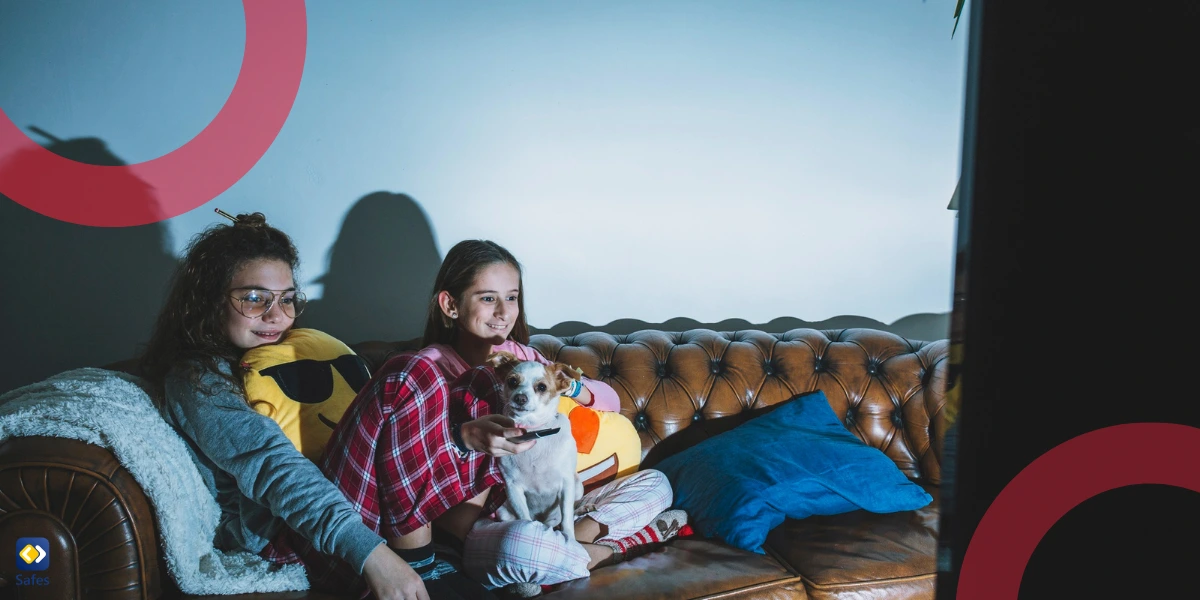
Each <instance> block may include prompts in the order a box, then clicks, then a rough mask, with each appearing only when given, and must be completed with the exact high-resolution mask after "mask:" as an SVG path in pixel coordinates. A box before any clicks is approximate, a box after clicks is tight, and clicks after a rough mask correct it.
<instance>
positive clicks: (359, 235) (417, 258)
mask: <svg viewBox="0 0 1200 600" xmlns="http://www.w3.org/2000/svg"><path fill="white" fill-rule="evenodd" d="M441 263H442V259H441V256H440V255H439V254H438V250H437V243H436V242H435V240H434V237H433V228H432V226H431V225H430V223H429V218H428V217H427V216H426V215H425V211H424V210H422V209H421V206H420V205H419V204H417V202H416V201H415V200H413V199H412V198H411V197H409V196H407V195H405V194H393V193H389V192H375V193H372V194H368V195H366V196H364V197H362V198H361V199H359V201H358V202H356V203H355V204H354V207H353V208H351V209H350V212H349V213H347V214H346V218H345V220H344V221H343V222H342V231H341V233H339V234H338V239H337V241H336V242H334V244H333V248H331V249H330V251H329V271H328V272H327V273H326V274H325V275H323V276H322V277H321V278H320V279H318V280H317V281H318V282H319V283H321V284H322V285H323V286H324V291H323V292H322V294H321V298H319V299H316V300H313V301H311V302H309V304H308V308H306V309H305V310H304V314H302V315H301V316H300V319H299V320H298V321H297V323H296V325H297V326H298V327H311V328H313V329H319V330H321V331H324V332H325V333H328V334H329V335H332V336H334V337H336V338H338V339H340V340H346V341H347V342H348V343H354V342H361V341H367V340H386V341H394V340H408V339H412V338H418V337H420V336H421V334H422V333H423V331H424V327H425V310H426V306H427V304H428V302H429V294H430V291H431V290H432V289H433V280H434V278H436V277H437V271H438V267H439V266H441Z"/></svg>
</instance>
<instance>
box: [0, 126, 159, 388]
mask: <svg viewBox="0 0 1200 600" xmlns="http://www.w3.org/2000/svg"><path fill="white" fill-rule="evenodd" d="M33 130H34V131H35V132H37V133H39V134H41V135H43V136H45V137H47V138H48V139H49V140H50V144H49V145H48V146H46V148H47V149H48V150H50V151H52V152H54V153H55V154H58V155H59V156H62V157H65V158H69V159H71V160H75V161H78V162H81V163H88V164H93V165H108V166H117V165H124V164H125V162H124V161H122V160H121V159H120V158H118V157H117V156H116V155H114V154H113V153H112V152H111V151H110V150H109V149H108V147H107V145H106V144H105V143H104V142H103V141H102V140H100V139H97V138H74V139H69V140H60V139H57V138H55V137H53V136H51V135H49V134H45V133H44V132H41V131H40V130H37V129H33ZM28 159H29V155H28V154H24V153H16V154H13V155H10V156H6V157H4V158H3V162H2V163H0V178H3V177H5V176H7V175H8V174H9V173H14V172H21V171H24V170H25V169H26V168H27V167H26V162H27V161H28ZM121 188H122V189H121V190H120V192H121V197H122V198H125V199H127V201H129V202H144V203H147V204H149V205H153V207H154V208H155V209H156V210H157V209H158V206H159V204H158V200H157V199H156V198H155V197H154V193H153V190H152V189H151V188H150V187H149V186H148V185H147V184H146V183H145V182H144V181H142V180H140V179H138V178H137V177H134V176H133V175H129V177H128V179H127V180H125V181H123V182H122V183H121ZM73 201H75V202H79V203H84V202H95V201H97V200H96V199H92V198H77V199H73ZM168 236H169V233H168V231H167V228H166V226H165V225H164V224H163V223H161V222H160V223H154V224H151V225H141V226H137V227H111V228H110V227H90V226H86V225H75V224H72V223H65V222H62V221H58V220H56V219H51V218H50V217H45V216H42V215H40V214H38V213H35V212H33V211H31V210H29V209H27V208H25V207H24V206H21V205H19V204H17V203H16V202H14V201H13V200H11V199H9V198H7V197H4V196H0V257H2V258H0V288H2V289H3V290H4V293H3V294H0V320H2V321H0V322H2V323H3V326H2V327H0V330H2V331H3V332H4V334H3V335H4V359H3V365H2V366H0V392H3V391H7V390H10V389H13V388H16V387H19V386H22V385H26V384H29V383H33V382H36V381H40V380H42V379H45V378H46V377H49V376H50V375H54V374H56V373H59V372H61V371H65V370H68V369H74V368H78V367H85V366H92V367H95V366H101V365H105V364H109V363H112V362H115V361H118V360H124V359H127V358H131V357H133V356H134V355H135V354H137V353H138V352H140V351H141V345H142V344H144V343H145V342H146V341H147V340H149V338H150V330H151V327H152V326H153V323H154V319H155V317H156V316H157V314H158V309H159V307H160V306H161V304H162V299H163V295H164V294H165V293H166V287H167V282H168V280H169V279H170V277H171V272H172V270H173V269H174V267H175V256H174V254H173V253H172V252H171V249H170V244H169V241H170V240H169V237H168Z"/></svg>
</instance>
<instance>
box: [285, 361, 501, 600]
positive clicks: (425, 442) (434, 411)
mask: <svg viewBox="0 0 1200 600" xmlns="http://www.w3.org/2000/svg"><path fill="white" fill-rule="evenodd" d="M501 390H502V384H501V382H500V381H498V380H497V379H496V377H495V372H494V371H492V369H490V368H488V367H477V368H474V369H471V370H469V371H467V372H465V373H463V374H462V376H460V377H459V378H458V379H456V380H455V381H454V383H453V384H452V385H447V382H446V380H445V379H444V378H443V377H442V374H441V372H440V371H439V370H438V368H437V366H436V365H435V364H434V362H433V361H432V360H430V359H428V358H426V357H424V356H422V355H421V354H420V353H415V354H414V353H404V354H400V355H397V356H395V357H394V358H392V359H391V360H389V361H388V362H387V363H386V364H385V365H384V366H383V367H382V368H381V369H380V370H379V371H378V372H377V373H376V374H375V376H374V377H372V378H371V381H370V382H368V383H367V385H366V386H364V387H363V389H362V391H361V392H360V393H359V394H358V397H356V398H355V399H354V401H353V403H351V405H350V406H349V407H348V408H347V409H346V413H345V414H344V415H343V416H342V418H341V420H340V421H339V422H338V425H337V427H336V428H335V429H334V431H333V434H332V435H331V436H330V438H329V442H328V444H327V445H326V447H325V458H324V459H323V461H322V464H321V469H322V470H323V471H324V472H325V475H326V477H328V478H329V479H330V480H331V481H333V482H334V483H336V484H337V485H338V487H339V488H340V489H341V490H342V493H343V494H345V496H346V498H347V499H348V500H349V501H350V502H351V503H352V504H353V505H354V507H355V508H356V509H357V510H358V512H359V514H361V515H362V517H363V523H365V524H366V525H367V526H368V527H370V528H371V529H372V530H374V531H375V532H376V533H378V534H380V535H381V536H382V537H384V538H385V539H386V538H390V537H398V536H401V535H404V534H407V533H409V532H412V531H414V530H416V529H417V528H419V527H421V526H422V525H425V524H426V523H430V522H432V521H433V520H434V519H436V518H437V517H439V516H441V514H442V513H444V512H446V510H447V509H449V508H450V507H451V506H455V505H457V504H459V503H461V502H463V501H464V500H467V499H470V498H473V497H475V496H478V495H479V494H481V493H482V492H484V491H485V490H487V489H489V488H492V487H493V486H498V487H497V488H496V489H495V490H493V492H492V493H491V494H489V496H488V503H487V505H486V506H485V507H484V514H490V513H491V512H493V511H494V510H495V509H496V508H497V507H498V506H499V505H500V504H501V503H503V501H504V494H503V486H502V484H503V479H502V477H501V475H500V469H499V465H498V463H497V461H496V460H495V459H494V458H492V457H491V456H488V455H487V454H484V453H482V452H468V453H466V454H465V455H464V454H462V453H460V452H459V451H458V449H457V447H456V446H455V445H454V441H453V438H452V436H451V433H450V428H451V427H452V426H453V425H454V424H455V423H462V422H465V421H469V420H472V419H477V418H479V417H481V416H484V415H486V414H490V413H491V412H492V409H493V407H498V406H499V401H500V398H501ZM261 554H262V555H263V556H264V557H265V558H267V559H269V560H272V561H275V562H296V561H301V562H303V563H304V564H305V567H306V569H307V570H308V577H309V580H310V581H311V582H312V583H313V585H314V587H317V588H318V589H320V588H328V589H339V588H340V589H342V590H344V589H345V587H346V586H355V587H357V586H359V585H362V581H361V577H360V576H359V575H358V574H357V573H356V572H355V571H354V570H353V569H352V568H351V567H350V565H349V564H347V563H346V562H345V561H343V560H341V559H340V558H337V557H333V556H329V555H325V554H322V553H321V552H318V551H317V550H316V549H315V548H313V547H312V544H311V543H310V542H309V541H308V540H306V539H303V538H302V537H300V536H299V535H298V534H296V533H295V532H294V531H292V530H291V529H290V528H286V527H285V529H284V531H282V532H281V533H280V535H277V536H276V537H275V539H274V540H273V541H272V542H271V544H268V545H267V547H266V548H265V549H264V550H263V551H262V553H261Z"/></svg>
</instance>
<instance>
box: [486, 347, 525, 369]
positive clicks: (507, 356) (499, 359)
mask: <svg viewBox="0 0 1200 600" xmlns="http://www.w3.org/2000/svg"><path fill="white" fill-rule="evenodd" d="M483 362H484V363H485V364H488V365H491V366H492V368H493V369H496V371H497V372H499V371H507V370H509V369H511V368H513V367H514V366H516V364H517V363H519V362H521V361H520V359H518V358H517V355H515V354H513V353H512V352H504V351H503V350H502V351H500V352H493V353H491V354H489V355H488V357H487V358H485V359H484V360H483Z"/></svg>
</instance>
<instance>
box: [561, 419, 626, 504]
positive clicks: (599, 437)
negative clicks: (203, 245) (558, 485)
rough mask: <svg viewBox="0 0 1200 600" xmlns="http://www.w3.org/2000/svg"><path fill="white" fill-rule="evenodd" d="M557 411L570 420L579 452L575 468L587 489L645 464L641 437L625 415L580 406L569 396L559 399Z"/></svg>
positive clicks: (584, 487)
mask: <svg viewBox="0 0 1200 600" xmlns="http://www.w3.org/2000/svg"><path fill="white" fill-rule="evenodd" d="M558 412H559V413H562V414H564V415H566V416H567V419H569V420H570V421H571V435H572V436H573V437H574V438H575V449H576V451H577V452H578V455H579V459H578V463H577V466H576V471H577V472H578V473H579V478H580V479H582V480H583V490H584V492H585V493H586V492H590V491H592V490H593V489H595V488H597V487H600V486H602V485H604V484H606V483H608V482H610V481H612V480H614V479H616V478H618V477H624V476H625V475H629V474H631V473H635V472H637V470H638V468H639V467H640V466H641V464H642V439H641V437H640V436H639V435H638V432H637V429H635V428H634V427H633V423H632V422H631V421H630V420H629V419H628V418H627V417H626V416H625V415H623V414H621V413H619V412H608V411H600V410H594V409H591V408H588V407H586V406H580V405H579V403H578V402H576V401H575V400H574V399H573V398H571V397H569V396H561V397H560V398H559V399H558Z"/></svg>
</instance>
